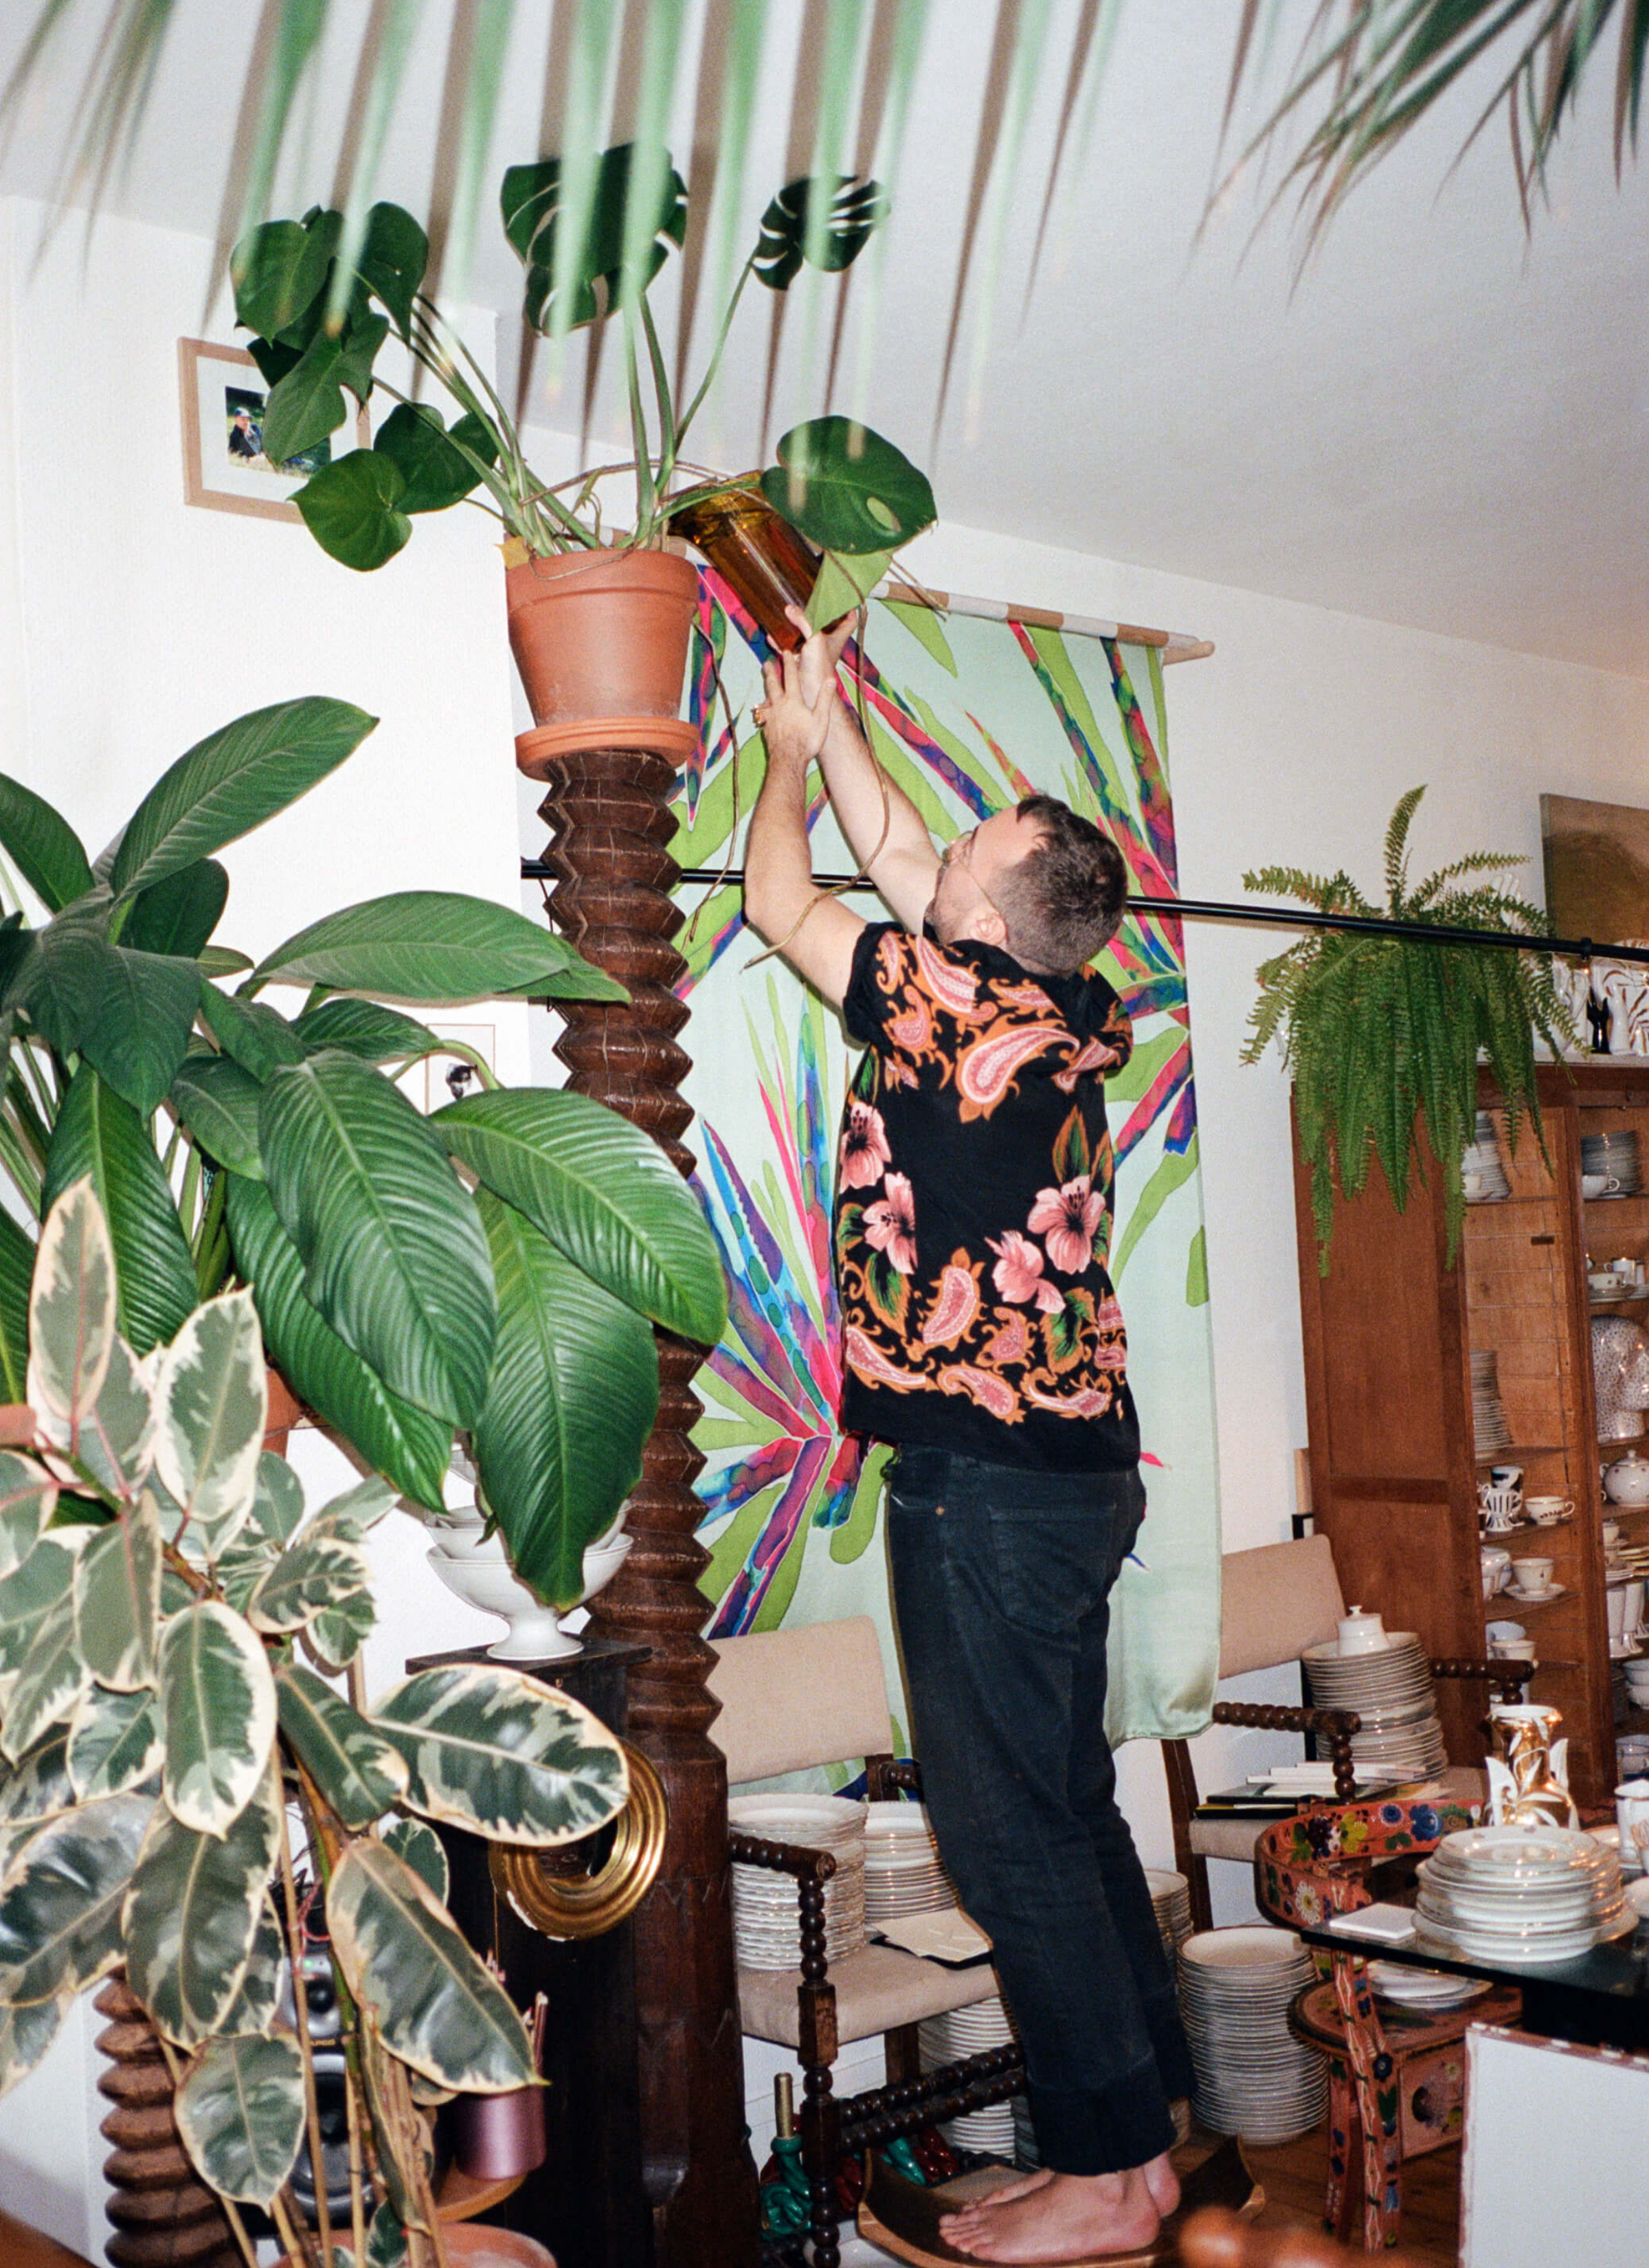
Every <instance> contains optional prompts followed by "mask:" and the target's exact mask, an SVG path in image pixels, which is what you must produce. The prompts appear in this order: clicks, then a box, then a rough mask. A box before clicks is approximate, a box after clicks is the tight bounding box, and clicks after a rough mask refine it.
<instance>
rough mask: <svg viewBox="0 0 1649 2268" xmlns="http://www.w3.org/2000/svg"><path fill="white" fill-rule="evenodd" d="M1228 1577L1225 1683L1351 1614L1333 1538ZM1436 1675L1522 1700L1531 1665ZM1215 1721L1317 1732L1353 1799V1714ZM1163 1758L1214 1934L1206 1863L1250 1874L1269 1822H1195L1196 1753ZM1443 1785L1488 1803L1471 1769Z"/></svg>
mask: <svg viewBox="0 0 1649 2268" xmlns="http://www.w3.org/2000/svg"><path fill="white" fill-rule="evenodd" d="M1220 1577H1221V1582H1222V1586H1223V1590H1222V1604H1221V1609H1220V1618H1219V1675H1220V1676H1221V1677H1222V1678H1226V1677H1240V1676H1241V1675H1244V1673H1245V1672H1247V1671H1248V1670H1252V1669H1276V1668H1281V1667H1282V1666H1283V1665H1284V1664H1285V1663H1288V1662H1293V1661H1299V1657H1300V1655H1301V1654H1302V1653H1304V1652H1305V1651H1306V1648H1307V1646H1316V1645H1319V1644H1321V1642H1323V1641H1324V1640H1325V1639H1329V1638H1333V1637H1334V1636H1335V1635H1336V1625H1337V1624H1338V1623H1339V1621H1340V1618H1341V1616H1343V1614H1344V1612H1345V1602H1344V1599H1343V1595H1342V1594H1341V1590H1340V1579H1339V1577H1338V1575H1337V1574H1336V1572H1335V1565H1334V1553H1333V1550H1331V1549H1330V1546H1329V1539H1328V1537H1327V1536H1326V1535H1307V1536H1306V1537H1305V1538H1304V1539H1303V1540H1302V1541H1301V1542H1299V1543H1266V1544H1262V1545H1261V1546H1260V1547H1259V1549H1258V1550H1254V1551H1228V1552H1227V1553H1226V1556H1225V1557H1224V1559H1223V1560H1222V1561H1221V1563H1220ZM1367 1603H1368V1604H1369V1605H1371V1606H1374V1607H1378V1605H1379V1603H1380V1602H1379V1601H1378V1600H1377V1599H1374V1600H1370V1601H1368V1602H1367ZM1531 1675H1533V1667H1532V1665H1531V1664H1530V1663H1528V1662H1527V1661H1447V1660H1439V1661H1433V1662H1432V1676H1433V1677H1461V1678H1477V1679H1479V1680H1481V1681H1482V1682H1483V1683H1484V1684H1485V1685H1488V1686H1490V1687H1492V1688H1494V1689H1496V1690H1498V1691H1499V1692H1500V1693H1502V1694H1503V1695H1504V1696H1505V1698H1506V1699H1508V1700H1512V1701H1516V1700H1520V1698H1521V1697H1522V1690H1523V1685H1524V1683H1525V1681H1526V1680H1527V1679H1528V1677H1529V1676H1531ZM1212 1721H1213V1723H1215V1724H1216V1725H1240V1726H1255V1727H1261V1728H1263V1729H1264V1730H1266V1731H1269V1732H1288V1733H1306V1734H1312V1735H1313V1736H1314V1738H1315V1739H1316V1740H1317V1741H1318V1742H1322V1743H1325V1744H1326V1745H1327V1748H1328V1750H1329V1757H1330V1760H1331V1762H1332V1764H1333V1767H1334V1784H1335V1794H1336V1800H1339V1801H1341V1802H1346V1801H1349V1800H1350V1799H1351V1792H1352V1789H1353V1787H1354V1786H1355V1785H1356V1773H1355V1767H1354V1765H1353V1763H1352V1757H1351V1735H1352V1734H1353V1733H1355V1732H1356V1731H1357V1730H1358V1726H1359V1719H1358V1718H1357V1717H1356V1716H1354V1715H1353V1714H1351V1712H1349V1711H1346V1710H1337V1709H1313V1708H1290V1707H1282V1706H1278V1707H1270V1706H1265V1705H1257V1704H1254V1703H1248V1702H1241V1701H1216V1702H1215V1704H1214V1707H1213V1716H1212ZM1162 1753H1163V1761H1164V1763H1165V1764H1166V1766H1167V1776H1168V1812H1169V1815H1170V1817H1171V1819H1172V1821H1173V1823H1174V1865H1175V1866H1176V1867H1178V1868H1179V1870H1180V1872H1181V1873H1182V1874H1183V1875H1184V1876H1185V1877H1186V1879H1187V1881H1189V1884H1190V1889H1191V1918H1192V1919H1193V1921H1194V1922H1195V1923H1196V1927H1197V1928H1198V1929H1208V1928H1210V1927H1211V1926H1212V1925H1211V1911H1210V1907H1209V1898H1208V1863H1207V1862H1208V1860H1209V1859H1235V1860H1237V1861H1239V1862H1240V1864H1241V1865H1243V1866H1252V1864H1253V1863H1254V1853H1255V1843H1256V1842H1257V1840H1258V1838H1259V1835H1260V1830H1261V1829H1262V1828H1263V1826H1264V1825H1265V1824H1266V1823H1265V1821H1264V1820H1263V1819H1258V1820H1256V1819H1253V1818H1248V1819H1242V1818H1231V1819H1197V1818H1195V1817H1194V1816H1193V1814H1194V1813H1195V1811H1196V1806H1197V1804H1198V1802H1199V1800H1200V1798H1199V1796H1198V1793H1197V1788H1196V1771H1195V1770H1194V1768H1193V1766H1192V1763H1191V1752H1190V1749H1189V1745H1188V1744H1187V1743H1186V1742H1184V1741H1165V1742H1163V1744H1162ZM1443 1783H1444V1787H1445V1790H1446V1792H1447V1794H1448V1796H1449V1797H1450V1798H1451V1800H1456V1801H1467V1802H1477V1801H1481V1800H1482V1798H1483V1793H1484V1781H1483V1774H1482V1773H1481V1772H1480V1771H1476V1770H1475V1769H1474V1768H1472V1767H1470V1766H1457V1765H1450V1767H1449V1769H1448V1771H1447V1772H1446V1773H1445V1774H1444V1775H1443Z"/></svg>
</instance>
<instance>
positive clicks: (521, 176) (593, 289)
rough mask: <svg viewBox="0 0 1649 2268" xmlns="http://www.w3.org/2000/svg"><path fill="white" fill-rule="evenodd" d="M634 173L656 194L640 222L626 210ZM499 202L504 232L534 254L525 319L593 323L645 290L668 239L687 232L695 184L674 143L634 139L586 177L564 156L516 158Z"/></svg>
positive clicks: (647, 192)
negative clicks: (676, 161) (629, 273)
mask: <svg viewBox="0 0 1649 2268" xmlns="http://www.w3.org/2000/svg"><path fill="white" fill-rule="evenodd" d="M632 183H633V184H634V187H635V194H636V195H638V196H642V197H644V198H647V199H648V200H649V201H650V202H649V205H648V210H647V211H646V212H645V214H644V215H642V216H641V217H639V218H637V220H636V221H635V222H634V223H633V224H632V223H630V222H629V221H628V220H627V217H626V216H627V208H628V206H629V199H630V195H631V193H632ZM581 191H582V195H581V194H580V192H581ZM499 203H500V205H501V207H502V209H503V213H504V234H505V235H506V236H507V237H508V238H509V239H510V241H511V243H512V245H513V246H514V247H515V249H516V250H517V252H519V254H520V255H521V258H522V260H523V261H525V262H526V305H525V309H524V312H525V314H526V320H527V321H528V322H529V323H530V324H531V325H532V326H533V328H534V330H535V331H541V332H543V333H544V334H545V335H546V336H549V335H552V334H554V333H556V332H561V331H570V330H577V329H578V328H580V327H581V326H582V325H583V324H585V323H593V322H594V321H595V320H596V319H597V318H598V316H600V315H603V314H605V313H607V311H608V310H609V309H610V308H612V307H615V306H622V304H623V301H624V299H625V298H627V297H630V296H633V295H634V294H636V293H637V292H639V291H645V290H646V288H647V286H648V284H651V283H652V279H653V277H654V276H656V275H657V274H658V272H659V269H661V268H662V267H663V265H664V263H665V261H666V259H667V258H668V257H669V253H670V247H671V246H672V245H673V244H674V245H681V244H682V243H684V242H685V241H686V239H687V184H686V183H685V182H684V181H683V180H682V179H681V175H680V173H677V172H676V170H675V167H674V166H673V165H672V164H671V162H670V158H669V153H668V151H663V150H655V151H646V150H644V149H642V148H641V147H640V146H639V145H638V144H636V143H633V142H626V143H622V144H620V146H619V147H618V148H616V149H614V150H608V151H605V152H604V153H603V154H602V155H601V156H600V158H597V159H596V160H595V164H594V167H593V176H591V177H586V178H585V180H583V181H582V182H581V181H580V180H579V179H578V176H577V175H576V174H575V175H573V176H572V177H571V179H569V177H568V175H567V173H566V171H565V170H564V169H563V166H562V162H561V160H560V158H546V159H544V160H543V162H542V163H541V164H539V165H536V166H511V167H510V169H509V171H508V172H507V173H505V175H504V187H503V189H502V191H501V192H500V195H499ZM627 228H629V229H630V232H631V241H632V243H634V242H639V243H640V244H641V245H642V246H643V247H644V252H643V254H642V258H641V262H640V269H639V272H638V273H637V274H636V275H635V276H633V277H632V279H631V284H630V289H629V291H626V289H625V277H624V260H625V237H626V230H627ZM570 236H571V239H572V243H571V250H569V248H568V239H569V237H570ZM558 261H566V262H567V263H568V272H567V273H566V274H564V275H563V274H562V273H560V272H558Z"/></svg>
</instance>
